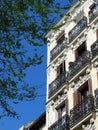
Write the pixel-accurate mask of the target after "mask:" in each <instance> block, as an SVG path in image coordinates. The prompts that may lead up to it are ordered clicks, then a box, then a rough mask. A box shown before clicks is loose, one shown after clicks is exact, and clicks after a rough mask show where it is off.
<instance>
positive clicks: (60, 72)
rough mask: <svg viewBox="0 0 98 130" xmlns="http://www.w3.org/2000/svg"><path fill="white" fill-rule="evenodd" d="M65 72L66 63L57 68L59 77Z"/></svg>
mask: <svg viewBox="0 0 98 130" xmlns="http://www.w3.org/2000/svg"><path fill="white" fill-rule="evenodd" d="M64 71H65V61H63V62H62V63H61V64H60V65H59V66H58V67H57V77H58V76H59V75H61V74H62V73H63V72H64Z"/></svg>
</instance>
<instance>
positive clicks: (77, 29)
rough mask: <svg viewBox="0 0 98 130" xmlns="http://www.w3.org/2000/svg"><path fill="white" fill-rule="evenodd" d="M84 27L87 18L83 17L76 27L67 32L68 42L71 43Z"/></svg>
mask: <svg viewBox="0 0 98 130" xmlns="http://www.w3.org/2000/svg"><path fill="white" fill-rule="evenodd" d="M86 27H87V18H86V17H85V16H83V18H82V19H81V20H80V21H79V22H78V23H77V25H76V26H75V27H74V28H73V29H72V30H71V31H70V32H69V42H72V41H73V40H74V39H75V38H76V37H77V36H78V35H79V34H80V33H81V32H82V31H83V30H84V29H85V28H86Z"/></svg>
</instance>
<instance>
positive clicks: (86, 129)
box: [82, 118, 96, 130]
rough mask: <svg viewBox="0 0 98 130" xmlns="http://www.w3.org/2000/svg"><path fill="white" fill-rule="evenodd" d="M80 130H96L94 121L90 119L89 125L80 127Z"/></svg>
mask: <svg viewBox="0 0 98 130" xmlns="http://www.w3.org/2000/svg"><path fill="white" fill-rule="evenodd" d="M82 130H96V127H95V122H94V119H93V118H92V119H90V123H89V124H87V125H82Z"/></svg>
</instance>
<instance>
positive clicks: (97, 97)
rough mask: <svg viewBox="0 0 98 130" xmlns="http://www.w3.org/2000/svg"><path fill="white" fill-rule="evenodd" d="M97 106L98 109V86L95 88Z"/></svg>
mask: <svg viewBox="0 0 98 130" xmlns="http://www.w3.org/2000/svg"><path fill="white" fill-rule="evenodd" d="M95 106H96V109H98V88H97V89H96V90H95Z"/></svg>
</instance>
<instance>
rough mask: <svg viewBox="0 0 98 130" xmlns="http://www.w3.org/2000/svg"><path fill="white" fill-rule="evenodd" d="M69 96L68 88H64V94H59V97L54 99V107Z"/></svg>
mask: <svg viewBox="0 0 98 130" xmlns="http://www.w3.org/2000/svg"><path fill="white" fill-rule="evenodd" d="M66 98H67V89H64V92H63V94H62V95H58V98H57V99H56V100H55V101H54V108H57V106H58V105H60V104H61V103H62V102H63V101H65V99H66Z"/></svg>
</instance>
